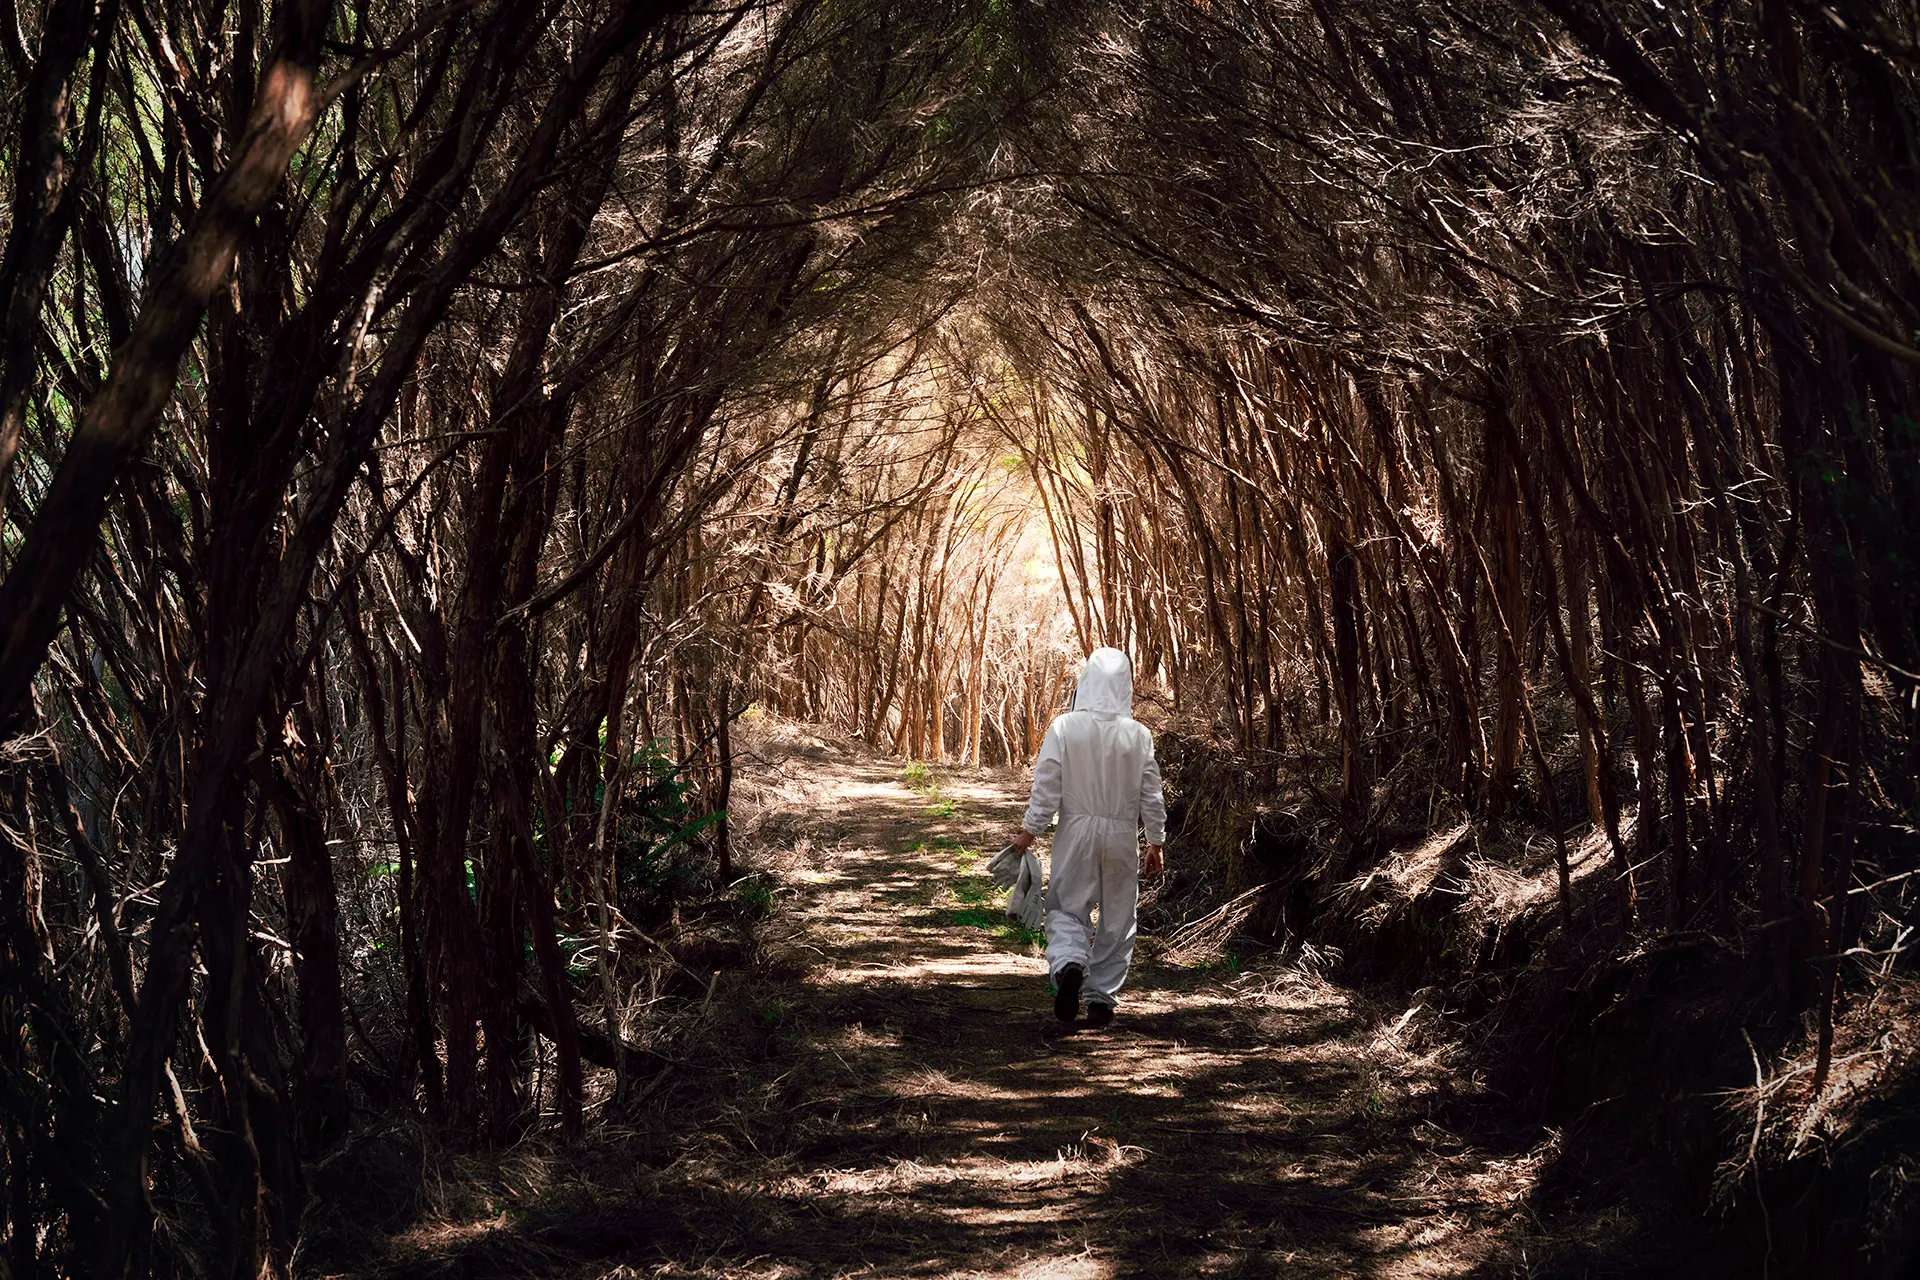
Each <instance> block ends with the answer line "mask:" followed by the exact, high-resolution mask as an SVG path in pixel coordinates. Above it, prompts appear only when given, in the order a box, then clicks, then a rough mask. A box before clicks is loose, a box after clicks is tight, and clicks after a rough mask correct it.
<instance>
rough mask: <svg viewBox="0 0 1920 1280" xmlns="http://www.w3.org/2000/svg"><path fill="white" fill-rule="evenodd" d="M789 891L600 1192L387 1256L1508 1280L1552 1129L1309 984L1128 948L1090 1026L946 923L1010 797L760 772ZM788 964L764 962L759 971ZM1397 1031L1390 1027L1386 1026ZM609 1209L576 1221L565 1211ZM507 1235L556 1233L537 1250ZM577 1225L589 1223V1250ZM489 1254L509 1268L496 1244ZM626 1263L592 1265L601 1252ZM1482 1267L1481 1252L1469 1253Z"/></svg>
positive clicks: (964, 780)
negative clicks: (610, 1226)
mask: <svg viewBox="0 0 1920 1280" xmlns="http://www.w3.org/2000/svg"><path fill="white" fill-rule="evenodd" d="M769 763H770V767H769V768H768V769H766V770H765V771H764V772H763V773H762V775H761V779H760V781H761V790H760V800H759V803H760V804H761V805H762V806H763V807H764V810H765V811H764V813H763V814H762V817H763V820H764V821H765V823H766V825H767V826H769V827H770V828H771V829H774V830H778V831H780V832H781V833H782V834H783V836H784V837H785V838H786V840H787V847H788V849H789V850H790V851H792V850H798V851H799V852H797V853H793V852H790V853H789V857H790V859H791V865H789V866H787V867H786V868H785V869H784V871H783V874H784V875H785V876H786V878H787V880H788V882H789V883H790V884H792V885H795V886H797V888H798V890H799V892H798V896H797V899H792V900H790V901H791V905H790V907H789V908H788V909H787V910H786V911H785V912H783V914H782V915H781V916H780V917H778V918H776V919H775V920H774V921H773V922H772V923H771V924H770V925H769V926H768V927H767V930H766V936H765V937H764V938H763V939H762V942H761V954H762V962H761V965H760V968H759V969H758V970H757V971H752V972H747V973H741V974H729V975H725V977H726V980H727V985H726V987H725V989H724V990H723V992H722V994H721V995H720V996H718V997H717V998H716V1009H717V1013H716V1016H715V1017H714V1020H713V1022H712V1023H711V1025H710V1027H709V1030H708V1033H707V1037H706V1040H705V1041H704V1042H703V1043H702V1044H701V1045H699V1046H697V1047H696V1048H695V1050H694V1051H693V1056H692V1057H691V1058H690V1059H689V1061H688V1065H687V1067H686V1068H685V1069H684V1070H682V1071H680V1072H678V1073H676V1074H675V1075H674V1077H673V1079H672V1082H671V1083H669V1084H668V1085H667V1086H666V1087H665V1091H664V1093H663V1095H662V1097H661V1100H660V1102H659V1104H658V1105H659V1111H658V1112H657V1113H656V1114H655V1115H654V1121H655V1122H656V1123H657V1124H658V1126H659V1127H658V1129H657V1130H656V1131H655V1132H654V1133H653V1134H652V1136H651V1138H650V1140H648V1141H646V1142H638V1141H636V1143H635V1145H634V1147H633V1152H634V1153H635V1157H636V1163H638V1164H639V1165H641V1166H642V1167H640V1168H638V1169H636V1170H633V1171H631V1172H629V1173H628V1174H627V1175H625V1176H626V1177H627V1178H628V1182H627V1184H626V1185H625V1186H624V1187H619V1186H614V1185H609V1183H608V1182H607V1180H606V1175H605V1174H604V1173H599V1174H594V1175H592V1176H590V1177H587V1178H585V1179H584V1181H576V1182H575V1183H573V1184H572V1186H571V1189H570V1190H568V1191H566V1192H565V1193H564V1194H563V1193H561V1192H559V1191H549V1192H544V1193H536V1194H534V1195H532V1196H530V1197H527V1198H526V1199H525V1201H524V1202H523V1203H521V1204H519V1205H516V1206H514V1207H513V1209H512V1211H510V1212H509V1213H507V1214H506V1216H505V1217H499V1216H495V1217H491V1218H489V1219H488V1220H487V1221H485V1222H481V1223H476V1224H470V1225H467V1226H460V1225H458V1224H453V1223H446V1224H443V1225H442V1226H441V1227H439V1228H438V1229H437V1231H436V1233H434V1234H432V1235H431V1236H428V1235H426V1234H416V1236H415V1237H414V1246H415V1251H414V1252H412V1253H411V1254H410V1260H409V1262H408V1264H407V1266H406V1267H405V1268H404V1271H405V1273H406V1274H456V1273H457V1274H463V1275H480V1274H505V1273H506V1272H507V1271H510V1270H512V1269H513V1267H514V1266H518V1267H521V1268H523V1272H522V1273H524V1274H536V1273H537V1274H554V1275H561V1274H565V1275H581V1276H607V1275H621V1276H670V1277H684V1278H688V1280H691V1278H693V1277H710V1278H714V1280H718V1278H719V1277H747V1276H753V1277H802V1276H805V1277H813V1276H820V1277H833V1276H850V1275H874V1276H926V1277H935V1276H939V1277H988V1276H991V1277H1038V1276H1063V1277H1121V1276H1182V1275H1219V1276H1248V1277H1251V1276H1266V1275H1274V1274H1280V1273H1282V1272H1284V1273H1286V1274H1289V1275H1303V1276H1350V1275H1366V1276H1380V1277H1414V1276H1467V1275H1475V1274H1507V1273H1509V1272H1510V1271H1511V1270H1512V1268H1513V1264H1515V1263H1517V1262H1518V1260H1519V1258H1520V1255H1521V1251H1522V1250H1524V1249H1525V1247H1526V1245H1527V1243H1528V1238H1529V1237H1528V1231H1529V1229H1530V1227H1529V1219H1528V1217H1527V1215H1526V1212H1525V1201H1526V1197H1527V1195H1528V1193H1529V1192H1530V1191H1531V1190H1532V1188H1533V1180H1534V1177H1535V1174H1536V1172H1537V1169H1538V1167H1539V1166H1540V1164H1541V1162H1542V1150H1543V1149H1544V1147H1545V1145H1546V1143H1547V1135H1545V1134H1543V1133H1542V1132H1541V1131H1540V1130H1538V1129H1535V1130H1532V1131H1531V1132H1530V1133H1528V1132H1500V1131H1498V1130H1497V1128H1496V1130H1495V1131H1494V1132H1493V1133H1492V1134H1491V1136H1490V1135H1489V1133H1488V1132H1485V1131H1479V1132H1472V1133H1468V1132H1462V1131H1461V1128H1460V1126H1461V1125H1462V1123H1463V1121H1462V1119H1461V1118H1462V1117H1466V1118H1467V1120H1468V1122H1470V1121H1471V1118H1472V1117H1474V1116H1480V1117H1482V1118H1483V1119H1484V1117H1485V1115H1486V1114H1487V1112H1486V1109H1485V1108H1484V1106H1483V1104H1482V1103H1481V1102H1480V1101H1479V1100H1476V1099H1474V1098H1471V1097H1462V1096H1458V1095H1456V1094H1454V1093H1452V1092H1450V1091H1449V1089H1450V1086H1448V1085H1447V1084H1446V1082H1445V1081H1444V1079H1443V1077H1442V1075H1441V1072H1440V1071H1439V1069H1438V1068H1437V1067H1435V1065H1434V1064H1432V1063H1429V1062H1424V1061H1423V1060H1420V1059H1417V1058H1415V1057H1414V1056H1413V1055H1411V1054H1409V1053H1407V1052H1405V1051H1403V1050H1402V1049H1401V1048H1400V1047H1399V1041H1398V1036H1399V1033H1400V1031H1401V1030H1402V1028H1404V1025H1405V1020H1404V1019H1396V1020H1387V1019H1382V1018H1380V1017H1377V1016H1375V1015H1373V1014H1372V1013H1369V1012H1367V1011H1365V1010H1363V1009H1361V1008H1359V1007H1357V1006H1356V1005H1355V1003H1354V997H1352V996H1351V995H1350V994H1349V993H1347V992H1345V991H1344V990H1342V989H1341V988H1339V987H1337V986H1335V985H1333V984H1330V983H1328V982H1326V981H1324V980H1321V979H1318V978H1315V977H1313V976H1311V975H1310V974H1306V973H1303V972H1298V971H1290V970H1282V969H1279V968H1277V967H1269V968H1267V969H1264V970H1263V969H1262V968H1261V967H1260V966H1259V965H1258V964H1255V965H1253V966H1251V967H1249V968H1247V969H1244V970H1241V971H1239V972H1234V971H1232V970H1231V969H1229V968H1228V967H1225V966H1218V965H1216V966H1212V967H1204V968H1177V967H1172V966H1167V965H1164V964H1161V963H1159V962H1156V961H1155V960H1154V959H1152V957H1151V952H1152V950H1153V944H1152V942H1151V940H1149V941H1148V943H1147V944H1146V945H1145V946H1144V947H1143V950H1145V951H1146V952H1147V953H1148V954H1147V955H1145V956H1143V957H1142V959H1141V961H1140V962H1139V964H1138V965H1137V967H1136V970H1135V977H1134V980H1133V982H1132V983H1131V985H1130V986H1129V988H1128V989H1127V990H1126V992H1125V993H1124V994H1123V1004H1122V1008H1121V1016H1120V1018H1119V1019H1118V1020H1117V1021H1116V1022H1115V1023H1114V1025H1113V1026H1112V1027H1111V1028H1109V1029H1107V1030H1105V1031H1092V1030H1089V1029H1087V1028H1085V1027H1084V1026H1083V1025H1082V1026H1073V1027H1068V1026H1063V1025H1061V1024H1060V1023H1058V1022H1056V1021H1055V1020H1054V1019H1053V1017H1052V1014H1051V1009H1050V1002H1049V1001H1048V999H1047V987H1046V979H1045V975H1044V970H1043V965H1042V962H1041V961H1040V959H1039V958H1038V947H1037V943H1036V941H1035V940H1034V939H1033V938H1030V937H1025V936H1022V935H1020V934H1019V933H1017V932H1016V931H1014V930H1012V929H1010V928H1009V927H1007V926H1004V925H1001V924H997V923H992V915H991V913H992V912H997V909H998V907H997V903H994V902H988V903H986V904H984V905H985V906H986V907H987V908H989V912H988V913H983V914H986V915H987V919H988V921H989V923H987V924H984V925H983V924H980V923H961V921H973V920H975V919H976V918H978V917H977V916H976V914H974V912H975V909H976V908H977V907H979V906H980V905H982V904H979V903H976V902H970V901H969V896H970V892H971V883H972V879H973V877H972V876H971V875H970V872H971V871H972V870H973V869H974V868H976V867H977V866H978V865H979V864H980V863H981V862H982V861H983V860H984V857H985V856H987V855H990V854H991V852H992V849H993V848H995V847H997V841H998V839H999V838H1000V837H1001V835H1002V834H1003V832H1004V830H1005V829H1006V828H1007V827H1008V826H1009V824H1010V823H1011V821H1012V815H1014V814H1016V813H1017V811H1018V806H1019V803H1020V800H1021V798H1022V797H1020V796H1018V795H1016V794H1015V788H1014V786H1013V785H1011V784H1010V783H1008V782H1006V781H1003V780H1001V779H999V778H997V777H994V776H990V775H984V774H983V775H979V776H971V777H967V776H956V777H946V778H942V777H923V778H921V779H919V780H918V781H917V782H916V783H910V782H909V781H908V780H906V779H905V778H903V775H902V769H901V766H900V765H898V764H897V763H891V762H873V761H867V760H862V759H859V758H856V757H852V756H833V757H832V758H817V759H804V760H786V761H779V762H769ZM776 974H788V975H791V976H788V977H776V976H774V975H776ZM1395 1021H1398V1022H1399V1024H1400V1025H1399V1026H1396V1025H1394V1022H1395ZM621 1215H630V1217H629V1220H627V1221H625V1222H624V1223H623V1225H622V1226H621V1227H620V1229H618V1230H614V1231H611V1232H606V1231H604V1230H602V1231H599V1232H596V1231H595V1230H590V1229H587V1228H586V1227H585V1226H583V1225H582V1218H583V1217H584V1218H590V1219H591V1220H593V1221H604V1220H606V1219H609V1218H615V1219H617V1218H619V1217H620V1216H621ZM530 1239H538V1240H540V1241H541V1242H542V1247H543V1248H545V1249H550V1250H553V1251H555V1252H554V1253H553V1254H551V1255H549V1256H547V1258H546V1261H545V1262H544V1263H542V1262H540V1261H539V1258H538V1257H537V1256H536V1255H535V1254H534V1253H533V1252H529V1250H528V1248H527V1244H528V1241H529V1240H530ZM595 1241H598V1242H599V1243H598V1244H597V1245H596V1244H595ZM508 1259H512V1260H513V1262H512V1264H511V1265H509V1264H508V1261H507V1260H508ZM616 1267H617V1268H621V1269H618V1270H616V1269H615V1268H616ZM1489 1267H1490V1268H1493V1270H1492V1271H1486V1270H1483V1269H1484V1268H1489Z"/></svg>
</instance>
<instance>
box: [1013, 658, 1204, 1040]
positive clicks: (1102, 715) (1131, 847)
mask: <svg viewBox="0 0 1920 1280" xmlns="http://www.w3.org/2000/svg"><path fill="white" fill-rule="evenodd" d="M1056 813H1057V814H1059V815H1060V829H1059V830H1058V831H1056V832H1055V833H1054V837H1053V874H1052V876H1051V877H1050V878H1049V879H1048V881H1047V903H1046V906H1047V917H1046V924H1047V968H1048V969H1049V971H1051V973H1052V974H1053V984H1054V990H1055V992H1056V995H1055V996H1054V1001H1053V1011H1054V1013H1055V1014H1056V1015H1058V1017H1059V1018H1060V1020H1061V1021H1062V1022H1072V1021H1073V1020H1074V1019H1075V1018H1077V1017H1078V1016H1079V1015H1080V993H1081V990H1082V989H1083V988H1084V989H1085V991H1086V997H1087V1021H1088V1022H1089V1023H1091V1024H1092V1025H1094V1026H1105V1025H1106V1024H1107V1023H1108V1022H1111V1021H1112V1020H1113V1010H1114V1006H1115V1005H1116V1004H1117V1003H1118V1002H1119V996H1120V987H1121V985H1122V984H1124V983H1125V982H1126V980H1127V966H1128V965H1129V964H1130V963H1131V962H1132V960H1133V938H1134V933H1135V930H1136V923H1135V918H1134V913H1135V910H1136V909H1137V908H1138V906H1139V903H1140V878H1141V876H1142V874H1143V873H1144V875H1145V876H1146V878H1147V879H1149V880H1152V879H1155V878H1157V877H1158V876H1159V875H1160V873H1161V871H1162V870H1163V869H1164V867H1165V862H1164V859H1163V855H1162V846H1163V845H1164V844H1165V843H1166V838H1167V805H1166V800H1165V798H1164V797H1163V796H1162V794H1161V791H1160V766H1159V764H1158V763H1156V762H1155V760H1154V758H1153V735H1152V734H1151V733H1149V732H1148V731H1147V727H1146V726H1145V725H1143V724H1141V723H1140V722H1139V721H1138V720H1135V719H1134V718H1133V664H1132V663H1131V662H1129V661H1128V660H1127V655H1126V654H1124V653H1121V652H1120V651H1119V650H1118V649H1096V650H1094V651H1093V656H1092V657H1090V658H1088V659H1087V665H1086V666H1085V667H1084V668H1082V670H1081V672H1080V683H1079V685H1078V686H1076V687H1075V689H1074V692H1073V710H1071V711H1069V712H1067V713H1066V714H1065V715H1062V716H1058V717H1056V718H1055V719H1054V722H1053V723H1052V724H1050V725H1048V726H1047V736H1046V740H1045V741H1044V742H1043V743H1041V745H1040V755H1039V758H1038V759H1036V760H1035V761H1034V764H1033V799H1032V800H1031V801H1030V802H1029V803H1028V805H1027V816H1026V819H1025V821H1023V822H1022V823H1021V824H1020V828H1021V829H1020V833H1019V834H1018V835H1017V836H1015V837H1014V839H1013V844H1014V847H1015V848H1017V849H1020V850H1022V851H1024V850H1026V849H1027V848H1028V847H1030V846H1031V845H1032V844H1033V841H1034V837H1036V836H1038V835H1039V834H1041V833H1042V832H1044V831H1045V830H1046V829H1047V824H1048V823H1050V822H1051V821H1053V816H1054V815H1055V814H1056ZM1143 823H1144V824H1145V826H1146V835H1147V848H1146V856H1145V858H1144V860H1143V859H1142V857H1141V855H1140V827H1141V825H1142V824H1143ZM1095 907H1098V908H1099V910H1100V921H1099V925H1098V927H1096V926H1095V924H1094V918H1093V915H1094V908H1095Z"/></svg>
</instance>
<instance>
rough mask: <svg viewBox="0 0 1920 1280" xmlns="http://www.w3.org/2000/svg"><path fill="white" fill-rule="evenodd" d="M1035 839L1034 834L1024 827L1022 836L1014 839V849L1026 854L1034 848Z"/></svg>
mask: <svg viewBox="0 0 1920 1280" xmlns="http://www.w3.org/2000/svg"><path fill="white" fill-rule="evenodd" d="M1033 838H1034V837H1033V832H1031V831H1028V830H1027V829H1026V828H1025V827H1022V828H1021V829H1020V834H1019V835H1017V836H1015V837H1014V838H1013V847H1014V848H1016V849H1018V850H1019V851H1020V852H1022V853H1025V852H1026V851H1027V850H1029V849H1031V848H1033Z"/></svg>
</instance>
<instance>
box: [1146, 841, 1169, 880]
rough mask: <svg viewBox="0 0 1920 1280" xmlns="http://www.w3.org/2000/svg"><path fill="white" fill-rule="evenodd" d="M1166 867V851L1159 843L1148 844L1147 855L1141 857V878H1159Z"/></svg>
mask: <svg viewBox="0 0 1920 1280" xmlns="http://www.w3.org/2000/svg"><path fill="white" fill-rule="evenodd" d="M1166 869H1167V857H1166V851H1165V850H1163V849H1162V848H1161V847H1160V846H1159V845H1157V844H1150V845H1148V846H1147V852H1146V856H1145V857H1143V858H1141V859H1140V878H1141V879H1143V880H1158V879H1159V878H1160V877H1161V875H1162V874H1164V873H1165V871H1166Z"/></svg>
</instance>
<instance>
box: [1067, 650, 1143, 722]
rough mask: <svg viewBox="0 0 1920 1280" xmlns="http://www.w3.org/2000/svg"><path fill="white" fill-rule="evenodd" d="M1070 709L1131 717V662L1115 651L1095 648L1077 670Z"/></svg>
mask: <svg viewBox="0 0 1920 1280" xmlns="http://www.w3.org/2000/svg"><path fill="white" fill-rule="evenodd" d="M1073 709H1074V710H1075V711H1092V712H1096V713H1100V714H1105V715H1113V716H1126V717H1131V716H1132V715H1133V663H1132V662H1130V661H1128V659H1127V655H1126V654H1124V653H1122V652H1120V651H1119V650H1118V649H1095V650H1094V651H1093V655H1092V656H1091V657H1089V658H1088V659H1087V665H1086V666H1084V667H1082V668H1081V669H1080V683H1079V684H1077V685H1075V686H1074V690H1073Z"/></svg>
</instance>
